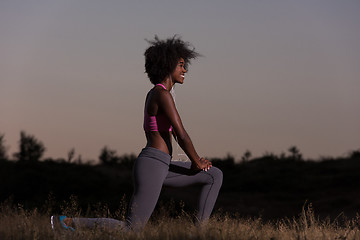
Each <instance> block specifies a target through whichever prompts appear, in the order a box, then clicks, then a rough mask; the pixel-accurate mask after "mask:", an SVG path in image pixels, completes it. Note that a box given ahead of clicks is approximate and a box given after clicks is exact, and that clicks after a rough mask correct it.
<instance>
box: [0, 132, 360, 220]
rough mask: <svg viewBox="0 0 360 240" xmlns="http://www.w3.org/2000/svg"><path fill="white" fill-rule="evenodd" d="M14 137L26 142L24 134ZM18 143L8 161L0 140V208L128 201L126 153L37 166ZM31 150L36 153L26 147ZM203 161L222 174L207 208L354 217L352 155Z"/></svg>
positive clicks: (129, 159)
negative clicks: (310, 210)
mask: <svg viewBox="0 0 360 240" xmlns="http://www.w3.org/2000/svg"><path fill="white" fill-rule="evenodd" d="M21 136H22V137H23V138H29V137H32V136H30V135H27V134H25V133H22V135H21ZM21 142H24V143H26V144H28V145H30V147H29V146H28V147H27V148H24V149H23V150H22V148H21V147H19V152H18V153H16V154H14V157H16V158H15V159H13V160H9V159H8V157H7V153H6V148H4V147H3V146H4V144H3V143H4V138H3V135H2V136H1V135H0V202H3V201H5V200H6V199H12V201H13V202H14V203H21V204H23V205H24V207H27V208H33V207H41V206H42V205H43V204H44V203H47V204H50V203H51V204H52V205H53V206H52V207H53V210H54V211H59V212H60V211H61V209H60V208H59V206H60V205H59V204H60V203H62V202H63V201H66V200H67V199H69V197H70V196H71V195H75V196H77V198H78V201H79V205H80V206H81V207H82V208H83V209H84V211H87V210H88V209H89V206H91V205H93V204H96V203H99V202H101V203H103V204H106V205H108V206H109V208H110V209H113V210H116V209H117V208H118V207H119V204H120V201H121V200H122V199H123V198H124V196H125V199H126V201H128V200H129V198H130V197H131V193H132V164H133V162H134V161H135V159H136V156H135V155H134V154H130V155H123V156H119V155H117V154H116V152H115V151H114V150H111V149H109V148H108V147H104V148H103V149H101V151H100V154H99V162H98V163H97V164H95V163H92V164H89V163H83V161H82V160H81V156H79V157H78V158H77V159H76V158H75V150H74V149H72V150H70V151H69V153H68V158H67V159H51V158H48V159H44V160H41V161H39V159H40V158H39V156H40V155H41V154H30V153H31V151H35V152H38V153H41V152H42V153H43V150H44V149H45V148H44V146H43V145H42V143H41V142H39V141H38V140H36V139H35V138H33V137H32V141H20V144H21ZM36 144H40V145H42V148H41V147H33V146H32V147H31V145H36ZM25 153H27V154H30V156H27V155H26V154H25ZM211 160H212V162H213V165H214V166H217V167H218V168H220V169H221V170H222V171H223V173H224V181H223V186H222V189H221V191H220V194H219V198H218V201H217V203H216V206H215V209H218V210H221V211H225V212H229V213H232V214H234V215H236V214H239V215H241V216H250V217H251V216H262V217H263V218H265V219H278V218H283V217H285V216H287V217H291V216H294V215H297V214H298V213H299V211H300V210H301V208H302V206H303V205H304V203H306V202H307V203H312V205H313V207H314V209H315V213H316V214H319V215H320V217H327V216H330V217H331V218H335V217H337V216H338V215H339V214H341V213H343V214H345V215H346V216H348V217H354V216H355V215H356V213H357V212H360V198H359V195H360V186H359V183H360V150H355V151H353V152H351V153H349V155H348V156H346V157H341V158H323V159H319V160H316V161H315V160H304V159H303V157H302V154H301V153H300V151H299V149H297V147H295V146H293V147H291V148H289V149H288V153H287V154H285V153H282V154H280V155H275V154H272V153H267V154H265V155H264V156H262V157H257V158H251V152H250V151H246V152H245V154H244V156H242V157H241V159H238V160H237V159H235V158H234V157H232V156H231V155H228V156H227V157H225V158H213V159H211ZM197 190H198V189H197V187H196V186H193V187H188V188H183V189H172V188H164V190H163V193H162V195H161V197H160V202H161V201H163V202H167V201H168V200H169V199H170V198H171V197H174V198H175V200H177V201H178V200H183V201H185V203H189V204H188V205H186V206H191V204H190V203H194V202H196V201H195V200H196V192H197ZM49 196H50V198H51V199H52V200H51V201H48V198H49ZM189 208H190V209H191V207H189Z"/></svg>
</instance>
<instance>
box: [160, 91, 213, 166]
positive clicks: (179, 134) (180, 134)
mask: <svg viewBox="0 0 360 240" xmlns="http://www.w3.org/2000/svg"><path fill="white" fill-rule="evenodd" d="M158 106H159V107H160V108H161V110H162V111H163V112H164V113H165V115H166V116H167V117H168V119H169V121H170V124H171V125H172V127H173V131H175V136H176V139H177V142H178V143H179V145H180V147H181V148H182V149H183V150H184V152H185V153H186V155H187V156H188V157H189V159H190V160H191V162H192V163H193V165H192V168H193V169H197V170H201V169H203V170H205V171H206V170H208V169H209V168H210V167H211V166H212V165H211V162H209V161H208V160H206V159H205V158H200V157H199V155H198V154H197V152H196V150H195V147H194V145H193V143H192V141H191V139H190V136H189V135H188V134H187V132H186V131H185V128H184V126H183V124H182V121H181V118H180V115H179V113H178V111H177V109H176V106H175V103H174V99H173V98H172V96H171V94H170V93H169V92H168V91H161V92H160V93H159V99H158Z"/></svg>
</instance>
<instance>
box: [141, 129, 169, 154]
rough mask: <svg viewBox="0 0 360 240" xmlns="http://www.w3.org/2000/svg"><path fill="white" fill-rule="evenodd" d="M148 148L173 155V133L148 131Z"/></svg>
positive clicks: (146, 133)
mask: <svg viewBox="0 0 360 240" xmlns="http://www.w3.org/2000/svg"><path fill="white" fill-rule="evenodd" d="M145 135H146V140H147V144H146V147H153V148H156V149H159V150H160V151H163V152H165V153H167V154H169V155H172V145H171V132H169V131H149V132H148V131H147V132H145Z"/></svg>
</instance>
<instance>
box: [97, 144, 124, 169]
mask: <svg viewBox="0 0 360 240" xmlns="http://www.w3.org/2000/svg"><path fill="white" fill-rule="evenodd" d="M99 160H100V162H101V163H102V164H105V165H111V164H116V163H118V162H119V157H118V156H117V155H116V151H115V150H110V149H109V148H108V147H107V146H105V147H104V148H103V149H101V153H100V156H99Z"/></svg>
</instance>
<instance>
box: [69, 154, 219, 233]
mask: <svg viewBox="0 0 360 240" xmlns="http://www.w3.org/2000/svg"><path fill="white" fill-rule="evenodd" d="M190 167H191V163H190V162H180V161H172V162H171V156H170V155H168V154H166V153H164V152H162V151H160V150H158V149H156V148H151V147H146V148H144V149H143V150H142V151H141V153H140V154H139V156H138V158H137V160H136V161H135V164H134V168H133V174H134V193H133V196H132V198H131V201H130V204H129V209H128V216H127V218H126V222H123V221H119V220H116V219H111V218H73V221H74V223H75V225H76V226H84V227H90V228H92V227H94V226H99V227H110V228H114V227H119V226H120V227H124V228H130V229H139V228H142V227H144V226H145V224H146V223H147V222H148V220H149V218H150V216H151V214H152V212H153V211H154V208H155V205H156V203H157V201H158V198H159V195H160V192H161V188H162V186H163V185H164V186H171V187H184V186H189V185H193V184H198V185H201V186H202V188H201V190H200V198H199V202H198V207H197V220H198V221H199V222H203V221H206V220H207V219H208V218H209V217H210V214H211V212H212V210H213V208H214V205H215V202H216V199H217V196H218V193H219V190H220V187H221V184H222V178H223V175H222V172H221V170H220V169H218V168H216V167H212V168H210V169H209V170H208V171H206V172H205V171H199V172H195V171H192V170H190Z"/></svg>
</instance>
